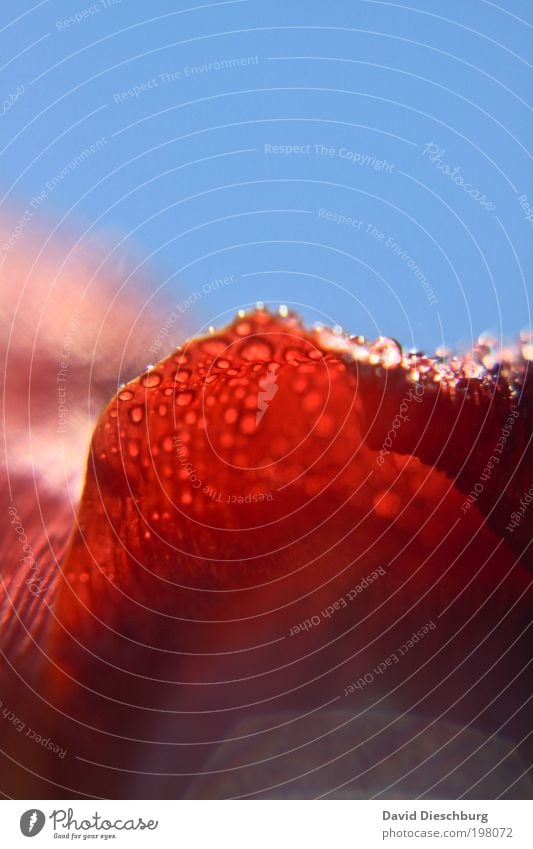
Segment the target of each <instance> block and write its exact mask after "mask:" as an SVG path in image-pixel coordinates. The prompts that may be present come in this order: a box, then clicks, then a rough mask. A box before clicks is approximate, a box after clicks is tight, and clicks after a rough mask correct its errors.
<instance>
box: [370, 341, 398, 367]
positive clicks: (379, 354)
mask: <svg viewBox="0 0 533 849" xmlns="http://www.w3.org/2000/svg"><path fill="white" fill-rule="evenodd" d="M368 354H369V359H370V362H371V363H379V364H380V365H382V366H383V368H395V367H396V366H398V365H400V363H401V361H402V357H403V353H402V346H401V345H400V344H399V343H398V342H396V340H395V339H390V338H389V337H388V336H379V337H378V338H377V339H376V341H375V342H372V344H371V345H369V347H368Z"/></svg>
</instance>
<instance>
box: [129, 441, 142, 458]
mask: <svg viewBox="0 0 533 849" xmlns="http://www.w3.org/2000/svg"><path fill="white" fill-rule="evenodd" d="M128 454H129V456H130V457H132V458H133V459H135V457H138V456H139V454H140V449H139V443H138V442H137V440H136V439H130V440H128Z"/></svg>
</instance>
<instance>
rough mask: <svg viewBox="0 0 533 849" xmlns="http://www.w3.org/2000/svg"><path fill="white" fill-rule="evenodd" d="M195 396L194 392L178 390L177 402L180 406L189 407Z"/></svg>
mask: <svg viewBox="0 0 533 849" xmlns="http://www.w3.org/2000/svg"><path fill="white" fill-rule="evenodd" d="M193 398H194V392H189V391H186V392H178V393H177V394H176V404H177V405H178V407H188V405H189V404H190V403H191V401H192V400H193Z"/></svg>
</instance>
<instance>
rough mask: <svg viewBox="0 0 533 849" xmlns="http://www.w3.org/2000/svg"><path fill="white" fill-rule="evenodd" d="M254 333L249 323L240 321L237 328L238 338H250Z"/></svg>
mask: <svg viewBox="0 0 533 849" xmlns="http://www.w3.org/2000/svg"><path fill="white" fill-rule="evenodd" d="M251 332H252V325H251V324H250V322H249V321H240V322H239V323H238V324H237V325H236V327H235V333H236V334H237V336H248V335H249V334H250V333H251Z"/></svg>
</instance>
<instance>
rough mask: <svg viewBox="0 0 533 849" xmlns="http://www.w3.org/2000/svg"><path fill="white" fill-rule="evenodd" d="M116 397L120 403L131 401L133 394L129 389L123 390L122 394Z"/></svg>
mask: <svg viewBox="0 0 533 849" xmlns="http://www.w3.org/2000/svg"><path fill="white" fill-rule="evenodd" d="M118 397H119V398H120V400H121V401H131V399H132V398H133V392H132V391H131V390H130V389H123V390H122V392H119V393H118Z"/></svg>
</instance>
